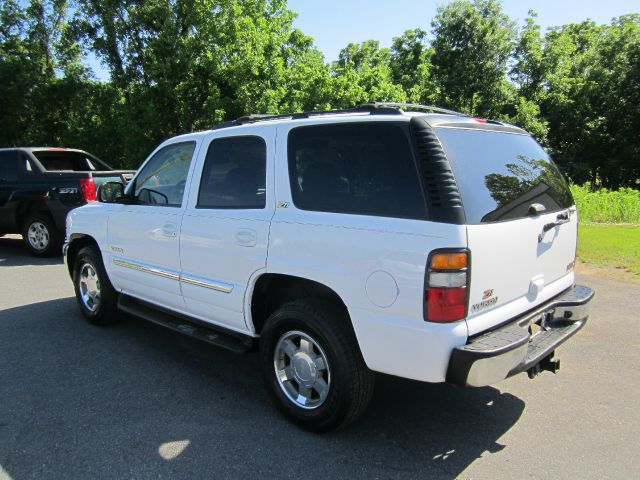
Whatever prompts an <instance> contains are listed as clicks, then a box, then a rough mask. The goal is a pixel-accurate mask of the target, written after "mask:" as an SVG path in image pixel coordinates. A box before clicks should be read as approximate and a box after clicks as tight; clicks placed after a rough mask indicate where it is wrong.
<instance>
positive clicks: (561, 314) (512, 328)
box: [447, 285, 595, 387]
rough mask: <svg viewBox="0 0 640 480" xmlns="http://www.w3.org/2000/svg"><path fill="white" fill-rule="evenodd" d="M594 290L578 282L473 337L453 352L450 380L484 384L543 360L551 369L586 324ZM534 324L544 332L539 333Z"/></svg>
mask: <svg viewBox="0 0 640 480" xmlns="http://www.w3.org/2000/svg"><path fill="white" fill-rule="evenodd" d="M594 294H595V292H594V291H593V289H591V288H589V287H585V286H582V285H575V286H573V287H572V288H570V289H569V290H567V291H565V292H564V293H561V294H560V295H559V296H557V297H555V298H554V299H552V300H551V301H549V302H547V303H545V304H543V305H541V306H540V307H538V308H536V309H535V310H533V311H531V312H528V313H527V314H525V315H523V316H521V317H518V318H516V319H515V320H513V321H511V322H509V323H508V324H506V325H503V326H501V327H499V328H497V329H495V330H491V331H489V332H486V333H482V334H480V335H478V336H477V337H474V338H471V339H470V340H469V341H468V342H467V344H466V345H463V346H460V347H457V348H455V349H454V350H453V352H452V353H451V358H450V360H449V367H448V369H447V382H450V383H454V384H457V385H466V386H473V387H482V386H485V385H491V384H493V383H496V382H499V381H500V380H503V379H505V378H507V377H510V376H512V375H515V374H517V373H520V372H524V371H529V370H531V369H535V368H536V366H537V365H538V364H541V365H545V368H546V369H550V368H547V367H546V365H549V364H550V362H549V361H548V360H549V359H550V357H551V356H552V355H553V352H554V350H555V349H556V348H557V347H558V346H559V345H561V344H562V343H564V342H566V341H567V340H568V339H569V338H571V337H572V336H573V335H575V334H576V333H577V332H578V330H580V329H581V328H582V327H583V326H584V325H585V323H586V322H587V318H588V317H589V303H590V302H591V300H592V299H593V296H594ZM532 327H535V328H540V332H539V333H536V334H534V333H533V329H532ZM543 360H544V361H545V362H544V363H541V362H543ZM553 365H554V368H557V366H558V365H559V364H557V363H556V364H553Z"/></svg>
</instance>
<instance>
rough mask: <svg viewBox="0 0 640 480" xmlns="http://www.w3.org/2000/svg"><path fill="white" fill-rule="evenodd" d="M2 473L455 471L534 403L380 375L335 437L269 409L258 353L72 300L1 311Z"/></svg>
mask: <svg viewBox="0 0 640 480" xmlns="http://www.w3.org/2000/svg"><path fill="white" fill-rule="evenodd" d="M0 375H1V378H2V388H0V473H2V472H3V469H4V472H5V473H6V475H9V476H10V477H11V476H12V477H14V478H23V477H37V478H60V477H63V478H93V477H99V478H101V477H107V476H108V477H111V478H114V477H115V478H119V477H135V478H152V477H153V478H158V477H171V478H203V477H215V478H222V477H224V478H238V477H242V478H253V477H258V476H260V477H266V478H284V477H304V478H336V477H339V478H344V477H349V478H417V477H420V478H451V477H455V476H457V475H459V474H460V473H461V472H463V471H464V469H465V468H467V467H468V466H469V465H470V464H471V463H472V462H474V461H475V460H476V459H478V458H479V457H480V456H481V455H483V454H485V455H486V453H485V452H489V453H491V452H496V451H499V450H501V449H503V448H505V446H504V445H502V444H501V443H500V441H499V440H500V437H501V436H502V435H503V434H505V432H507V431H508V430H509V429H510V428H511V427H512V426H513V425H514V424H515V423H516V422H517V421H518V419H519V418H520V416H521V414H522V412H523V410H524V402H523V401H522V400H520V399H518V398H516V397H514V396H513V395H510V394H507V393H501V392H500V391H499V390H497V389H495V388H480V389H461V388H455V387H451V386H448V385H430V384H423V383H419V382H412V381H406V380H401V379H397V378H394V377H389V376H384V375H379V376H378V377H377V379H376V380H377V385H376V392H375V395H374V398H373V402H372V404H371V407H370V409H369V410H368V412H367V413H366V414H365V416H364V417H363V418H362V419H361V420H360V421H359V422H357V423H355V424H353V425H351V426H350V427H347V428H346V429H344V430H342V431H339V432H336V433H332V434H325V435H314V434H311V433H308V432H305V431H303V430H300V429H299V428H297V427H295V426H293V425H292V424H290V423H289V422H287V421H286V420H285V419H284V418H283V417H281V416H280V415H279V414H278V413H277V412H276V410H275V408H274V407H273V406H272V405H271V404H270V402H269V399H268V397H267V394H266V391H265V389H264V387H263V385H262V382H261V379H260V377H259V373H258V356H257V355H256V354H255V353H252V354H248V355H235V354H233V353H229V352H226V351H224V350H220V349H217V348H215V347H211V346H209V345H206V344H204V343H200V342H198V341H196V340H192V339H190V338H187V337H184V336H181V335H179V334H177V333H174V332H171V331H168V330H165V329H163V328H162V327H158V326H155V325H153V324H149V323H146V322H143V321H140V320H136V319H127V320H125V321H124V322H122V323H120V324H118V325H114V326H110V327H95V326H92V325H89V324H88V323H87V322H85V321H84V319H83V318H82V316H81V315H80V313H79V312H78V309H77V306H76V304H75V300H74V298H72V297H69V298H63V299H58V300H52V301H47V302H41V303H35V304H31V305H26V306H22V307H17V308H13V309H7V310H4V311H2V312H0Z"/></svg>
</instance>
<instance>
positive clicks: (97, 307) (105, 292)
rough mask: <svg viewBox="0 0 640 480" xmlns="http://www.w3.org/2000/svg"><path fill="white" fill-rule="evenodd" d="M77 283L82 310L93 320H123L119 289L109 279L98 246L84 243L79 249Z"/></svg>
mask: <svg viewBox="0 0 640 480" xmlns="http://www.w3.org/2000/svg"><path fill="white" fill-rule="evenodd" d="M73 287H74V289H75V292H76V300H77V301H78V306H79V307H80V311H81V312H82V315H84V317H85V318H86V319H87V320H88V321H89V322H90V323H93V324H94V325H109V324H112V323H116V322H118V321H119V320H120V317H121V313H120V311H119V310H118V292H117V291H116V290H115V289H114V288H113V285H111V282H110V281H109V277H108V276H107V272H106V270H105V268H104V265H103V263H102V256H101V255H100V251H99V250H98V249H97V248H96V247H94V246H90V247H84V248H82V249H81V250H80V251H79V252H78V255H77V256H76V259H75V262H74V264H73Z"/></svg>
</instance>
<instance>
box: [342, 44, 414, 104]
mask: <svg viewBox="0 0 640 480" xmlns="http://www.w3.org/2000/svg"><path fill="white" fill-rule="evenodd" d="M390 56H391V52H390V50H389V49H388V48H380V44H379V43H378V42H377V41H376V40H367V41H366V42H363V43H361V44H356V43H350V44H349V45H347V46H346V47H345V48H343V49H342V50H341V51H340V54H339V56H338V60H336V61H335V62H334V63H333V67H332V70H333V72H332V91H331V98H332V99H333V102H332V105H333V106H334V107H338V108H345V107H352V106H354V105H357V104H361V103H366V102H370V101H390V102H392V101H393V102H403V101H405V100H406V95H405V92H404V90H403V89H402V86H401V85H398V84H395V83H393V78H392V76H391V68H390V67H389V62H390Z"/></svg>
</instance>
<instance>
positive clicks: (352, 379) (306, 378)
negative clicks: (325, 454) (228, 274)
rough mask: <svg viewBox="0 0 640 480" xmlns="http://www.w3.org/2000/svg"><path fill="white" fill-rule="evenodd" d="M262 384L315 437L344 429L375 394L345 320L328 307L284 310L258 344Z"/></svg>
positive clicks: (295, 305) (304, 304) (313, 304)
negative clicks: (315, 433)
mask: <svg viewBox="0 0 640 480" xmlns="http://www.w3.org/2000/svg"><path fill="white" fill-rule="evenodd" d="M260 357H261V369H262V375H263V379H264V381H265V384H266V386H267V389H268V390H269V393H270V395H271V397H272V399H273V401H274V402H275V404H276V406H277V407H278V409H279V410H280V411H281V412H282V413H284V414H285V415H286V416H287V417H288V418H289V419H290V420H292V421H293V422H294V423H296V424H298V425H299V426H301V427H303V428H305V429H307V430H311V431H314V432H328V431H331V430H335V429H337V428H340V427H343V426H345V425H347V424H349V423H351V422H353V421H354V420H356V419H357V418H358V417H360V416H361V415H362V413H364V411H365V410H366V408H367V406H368V405H369V402H370V400H371V395H372V393H373V383H374V381H373V373H372V372H371V371H370V370H369V369H368V368H367V366H366V365H365V363H364V360H363V358H362V355H361V353H360V349H359V348H358V344H357V341H356V338H355V335H354V333H353V330H352V329H351V325H350V322H349V318H347V316H346V315H345V314H344V313H342V312H341V310H340V309H338V308H335V307H334V306H333V305H331V304H327V303H323V302H317V301H314V300H302V301H296V302H292V303H288V304H286V305H283V306H282V307H280V308H279V309H277V310H276V311H275V312H274V313H273V314H272V315H271V316H270V317H269V319H268V320H267V323H266V324H265V327H264V330H263V332H262V337H261V339H260Z"/></svg>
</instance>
